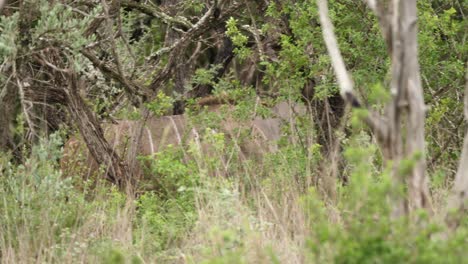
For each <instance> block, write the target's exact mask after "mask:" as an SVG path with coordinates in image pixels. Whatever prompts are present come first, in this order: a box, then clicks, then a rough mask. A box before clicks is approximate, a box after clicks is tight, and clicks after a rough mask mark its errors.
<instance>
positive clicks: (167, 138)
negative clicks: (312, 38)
mask: <svg viewBox="0 0 468 264" xmlns="http://www.w3.org/2000/svg"><path fill="white" fill-rule="evenodd" d="M218 110H219V107H217V106H216V105H213V107H210V111H214V112H217V111H218ZM272 111H273V113H274V114H275V117H273V118H268V119H261V118H254V119H253V120H250V121H247V122H243V123H239V122H235V121H233V120H225V121H223V122H222V123H221V124H220V125H219V127H220V130H221V131H216V132H222V133H224V134H225V137H226V138H227V139H229V140H232V141H233V142H235V143H236V144H238V145H237V146H238V149H239V152H240V153H239V154H240V157H241V158H242V159H261V157H262V156H263V155H264V153H267V152H272V151H275V150H276V140H278V139H279V138H280V136H281V124H282V122H283V121H288V120H289V119H290V118H291V116H292V114H294V112H296V113H297V112H303V110H302V109H299V108H297V107H294V108H291V107H290V106H289V105H288V104H286V103H280V104H278V105H277V106H275V107H274V108H273V109H272ZM137 122H141V121H131V120H120V121H118V122H117V124H106V125H104V126H103V128H104V131H105V137H106V139H107V140H108V141H109V143H110V144H111V145H112V146H113V147H114V149H115V151H116V152H117V153H118V154H119V155H120V156H121V157H122V158H127V151H128V149H129V144H130V143H131V142H133V141H132V139H133V138H134V137H135V136H136V135H137V134H138V132H139V131H136V130H137V129H138V127H139V126H138V125H137ZM240 128H242V129H247V130H248V131H249V135H250V137H249V138H248V139H246V140H243V141H239V132H238V131H239V129H240ZM204 133H205V130H204V129H201V128H199V127H193V126H191V124H190V123H189V120H188V118H187V117H186V116H185V115H173V116H163V117H159V118H154V117H153V118H149V119H148V120H147V121H146V124H145V126H144V128H143V133H142V138H141V143H140V146H139V149H138V151H137V152H138V155H143V156H147V155H151V154H153V153H157V152H160V151H162V150H164V149H165V148H167V147H168V146H169V145H173V146H181V145H187V144H188V143H189V142H192V143H195V144H200V149H201V152H202V155H207V156H213V155H216V154H214V153H213V150H212V148H211V147H210V145H209V144H207V143H205V142H203V140H202V137H203V134H204ZM79 154H82V155H84V157H82V158H80V159H77V158H76V157H77V156H78V155H79ZM83 167H84V168H85V171H84V173H83V171H81V172H78V173H79V174H81V175H83V176H85V177H89V176H90V175H91V174H92V173H94V172H95V171H97V169H98V165H97V163H96V162H95V161H94V159H93V158H92V157H91V155H90V154H89V152H88V151H86V148H85V145H84V143H83V141H82V140H79V139H77V138H72V139H70V140H69V142H67V143H66V145H65V149H64V155H63V159H62V169H63V171H64V173H65V174H70V173H77V172H76V170H77V169H78V168H83ZM86 168H87V169H86ZM137 173H138V174H140V173H141V172H137Z"/></svg>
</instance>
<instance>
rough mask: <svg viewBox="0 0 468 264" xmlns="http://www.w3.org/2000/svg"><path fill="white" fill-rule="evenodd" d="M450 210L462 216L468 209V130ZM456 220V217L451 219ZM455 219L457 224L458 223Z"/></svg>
mask: <svg viewBox="0 0 468 264" xmlns="http://www.w3.org/2000/svg"><path fill="white" fill-rule="evenodd" d="M464 103H465V111H464V112H465V120H466V121H468V71H467V72H466V74H465V102H464ZM448 207H449V210H455V211H459V212H461V214H462V216H463V215H465V214H466V213H467V211H468V131H467V132H466V134H465V140H464V143H463V149H462V152H461V157H460V163H459V165H458V170H457V174H456V175H455V181H454V183H453V188H452V193H451V195H450V197H449V201H448ZM451 220H456V219H451ZM456 222H458V221H455V223H453V224H455V225H458V223H456Z"/></svg>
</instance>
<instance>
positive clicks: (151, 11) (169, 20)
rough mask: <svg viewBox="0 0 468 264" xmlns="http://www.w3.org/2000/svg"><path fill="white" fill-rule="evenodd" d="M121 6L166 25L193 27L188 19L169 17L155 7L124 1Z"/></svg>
mask: <svg viewBox="0 0 468 264" xmlns="http://www.w3.org/2000/svg"><path fill="white" fill-rule="evenodd" d="M121 5H122V6H123V7H127V8H131V9H135V10H138V11H140V12H142V13H144V14H146V15H148V16H151V17H155V18H159V19H161V20H162V21H163V22H164V23H166V24H176V25H181V26H184V27H186V28H191V27H193V24H192V23H190V21H188V19H187V18H185V17H182V16H174V17H171V16H170V15H168V14H166V13H164V12H162V11H160V10H157V9H156V8H153V7H151V6H149V5H148V4H140V3H137V2H135V1H128V0H124V1H122V3H121Z"/></svg>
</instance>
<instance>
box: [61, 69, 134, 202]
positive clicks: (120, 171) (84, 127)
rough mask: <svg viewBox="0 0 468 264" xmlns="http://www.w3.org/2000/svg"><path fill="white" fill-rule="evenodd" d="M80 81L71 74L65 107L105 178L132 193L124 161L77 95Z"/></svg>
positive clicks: (66, 90) (131, 185) (130, 181)
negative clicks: (102, 169) (102, 168)
mask: <svg viewBox="0 0 468 264" xmlns="http://www.w3.org/2000/svg"><path fill="white" fill-rule="evenodd" d="M80 85H81V82H80V81H79V80H77V79H76V76H75V75H74V74H71V77H70V85H69V87H68V89H65V94H66V100H67V107H68V110H69V112H70V114H71V116H72V117H73V118H74V119H75V121H76V124H77V125H78V128H79V130H80V132H81V135H82V136H83V139H84V141H85V142H86V145H87V146H88V149H89V152H90V153H91V155H92V156H93V158H94V159H95V160H96V162H97V163H98V164H101V165H104V166H106V168H107V171H106V176H107V179H108V180H109V181H110V182H112V183H114V184H116V185H117V186H118V187H119V188H120V189H121V190H126V191H129V192H130V193H132V190H131V188H132V187H133V181H132V179H131V174H130V171H129V170H128V168H127V165H126V163H125V162H124V161H123V160H122V159H121V158H120V157H119V156H118V155H117V153H116V152H115V150H114V149H113V148H112V147H111V146H110V144H109V143H108V142H107V141H106V139H105V138H104V133H103V130H102V128H101V126H100V125H99V122H98V120H97V118H96V116H95V115H94V114H93V112H91V110H90V109H89V107H88V106H87V105H86V103H85V102H84V101H83V99H82V98H81V96H80V95H79V86H80Z"/></svg>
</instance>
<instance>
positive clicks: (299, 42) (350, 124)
mask: <svg viewBox="0 0 468 264" xmlns="http://www.w3.org/2000/svg"><path fill="white" fill-rule="evenodd" d="M9 2H11V1H9ZM25 2H26V3H33V2H34V1H25ZM88 2H89V1H88ZM88 2H86V1H84V2H83V1H60V2H57V3H54V4H51V3H49V2H48V1H39V2H37V3H36V4H37V6H38V8H37V10H36V9H35V10H32V11H34V12H32V13H34V14H35V15H37V17H34V18H32V17H31V19H29V18H28V19H27V20H28V21H29V20H30V21H29V22H31V25H30V28H29V32H30V34H29V35H27V36H24V35H20V33H19V31H18V28H19V26H20V25H19V24H20V23H21V21H20V16H19V11H17V10H20V9H19V8H17V7H16V6H15V7H14V8H13V9H11V10H13V11H11V12H13V13H12V14H10V15H8V16H6V15H5V16H1V18H0V33H1V34H0V61H1V63H0V64H1V65H0V71H1V78H0V81H1V87H2V88H1V89H0V100H3V99H4V98H7V95H6V93H7V89H6V88H5V87H10V85H14V84H16V83H18V82H24V83H25V86H24V88H25V92H26V93H24V91H22V92H23V93H22V94H19V95H18V98H16V99H15V100H13V104H12V107H11V108H12V109H14V111H13V116H14V117H15V118H12V119H13V120H14V122H13V123H12V124H8V125H7V126H3V124H0V126H1V127H0V130H2V129H4V127H5V128H6V129H8V131H10V130H14V136H13V138H14V139H15V140H16V139H18V138H20V139H21V140H16V141H17V142H20V143H22V142H23V141H22V140H26V139H28V138H34V139H35V140H31V142H32V143H34V144H32V145H33V146H34V147H32V148H31V149H30V150H31V151H30V152H28V151H29V148H26V147H24V145H21V144H20V145H19V146H16V147H17V148H20V149H24V151H23V154H24V159H23V160H21V161H20V162H18V163H15V160H14V159H13V154H12V153H10V152H9V153H3V152H2V153H0V173H1V175H0V212H1V214H0V262H1V263H33V262H41V263H461V262H463V259H468V255H467V252H466V250H465V245H466V244H468V241H467V237H468V218H467V217H466V216H462V217H461V218H460V219H461V220H460V224H459V226H458V228H457V229H456V230H453V229H452V228H453V227H452V226H451V225H450V223H446V222H445V221H444V220H442V218H443V217H444V216H445V211H446V204H445V201H446V196H447V193H448V189H449V188H450V187H451V185H452V178H453V175H454V171H455V170H456V166H457V165H458V160H459V155H460V154H459V153H460V148H461V144H462V139H463V136H464V133H465V128H466V127H465V126H464V125H463V122H464V120H463V114H462V113H463V110H462V109H463V105H462V94H463V85H464V74H465V68H466V61H467V56H466V54H468V51H467V47H468V45H466V28H467V21H468V20H466V19H465V17H464V16H465V14H464V11H463V10H462V8H461V5H463V3H462V1H439V0H431V1H418V10H419V21H418V27H419V35H418V41H419V45H418V46H419V62H420V66H421V76H422V81H423V84H424V99H425V102H426V104H427V106H428V108H427V118H426V135H427V136H426V142H427V153H426V156H427V157H421V155H420V153H416V154H415V155H414V156H413V157H410V158H409V159H406V160H403V161H401V163H400V167H399V168H398V169H399V172H400V173H401V175H405V174H406V173H407V172H408V171H410V170H411V168H412V167H413V166H414V164H415V162H416V161H417V160H419V159H421V158H426V159H427V160H428V165H429V169H428V173H429V174H430V176H431V183H430V184H431V192H432V196H433V198H434V212H432V214H428V213H426V212H416V213H415V214H413V215H409V216H405V217H400V218H396V217H394V216H393V215H392V205H393V204H392V201H394V200H398V199H399V198H400V197H401V196H402V195H404V194H405V192H406V189H405V188H404V186H402V185H399V184H398V183H396V182H395V181H394V180H392V179H391V175H390V173H391V166H392V164H391V163H390V164H384V163H383V158H382V153H380V152H379V150H378V148H377V146H376V144H375V137H374V135H371V134H370V133H369V131H368V130H366V129H365V128H364V127H365V126H364V125H363V123H362V120H363V119H364V118H365V117H366V116H367V115H369V112H368V111H366V110H362V109H360V110H355V111H353V113H352V114H351V116H349V115H348V113H346V112H345V110H344V109H343V108H344V107H343V105H339V104H338V103H336V101H334V99H335V98H339V95H338V87H337V85H336V79H335V77H334V74H333V71H332V68H331V66H330V59H329V56H328V55H327V52H326V48H325V45H324V43H323V38H322V32H321V28H320V25H319V23H318V14H317V12H318V11H317V8H316V1H313V0H294V1H292V0H285V1H226V3H224V5H226V6H228V5H230V4H231V2H243V5H242V6H240V7H239V9H238V10H236V12H235V13H231V14H230V15H229V16H228V17H230V18H229V19H227V20H225V21H221V22H218V21H217V20H216V19H217V18H219V17H218V15H219V14H217V15H216V17H214V18H213V20H209V21H210V25H209V26H208V27H205V28H203V29H204V30H202V31H203V32H202V33H200V34H198V35H194V36H195V37H193V38H192V39H190V40H189V41H188V42H187V43H188V44H186V45H185V46H183V47H182V48H181V49H177V48H174V46H173V45H175V44H177V43H178V42H177V41H179V40H181V36H184V34H186V33H187V32H190V34H192V33H193V31H196V30H192V31H191V28H190V26H191V25H195V24H196V23H197V22H198V21H199V18H200V17H201V16H202V15H203V14H204V12H205V11H206V10H207V8H208V4H207V2H210V4H211V1H201V0H191V1H174V3H175V4H173V5H172V4H167V5H163V4H161V3H160V2H161V1H152V3H153V4H146V2H145V1H117V2H119V3H121V4H122V7H121V9H120V10H119V12H118V14H119V15H115V16H114V17H112V18H107V17H105V14H104V7H103V6H102V3H104V2H106V3H109V4H110V3H111V2H114V1H103V2H102V3H101V2H99V1H98V2H96V1H91V2H92V3H91V2H89V3H88ZM130 2H131V3H130ZM133 2H135V3H133ZM137 2H138V3H137ZM143 2H145V5H143V7H147V8H149V9H146V10H144V12H143V11H142V7H141V6H140V7H138V8H135V7H132V6H131V4H141V3H143ZM162 2H165V3H172V2H171V1H162ZM218 2H219V1H218ZM228 2H229V3H228ZM328 2H329V4H330V16H331V19H332V20H333V23H334V25H335V33H336V35H337V38H338V42H339V45H340V50H341V52H342V54H343V57H344V60H345V63H346V65H347V66H348V67H349V71H350V72H351V74H352V77H353V80H355V87H356V89H357V91H358V93H359V97H360V98H362V99H363V100H362V101H363V102H367V103H368V106H369V107H371V108H372V109H373V110H375V111H382V110H383V109H382V108H383V106H384V105H385V103H386V102H387V101H388V100H389V99H390V97H391V94H390V93H389V89H388V87H389V76H390V69H389V65H390V58H388V56H387V50H386V49H387V48H386V47H385V43H384V41H383V38H382V37H381V32H380V29H379V26H378V22H377V20H376V18H375V17H374V15H372V13H371V12H370V11H369V9H368V8H367V7H366V5H365V4H364V1H352V0H330V1H328ZM129 3H130V5H129ZM224 5H223V6H220V7H219V8H220V9H221V11H220V10H216V12H218V11H219V12H221V14H223V13H222V12H224V11H225V9H226V8H225V6H224ZM257 10H260V12H257ZM465 13H466V12H465ZM165 15H166V16H171V17H169V18H168V17H165ZM99 19H103V20H102V21H101V25H100V27H99V28H98V29H97V31H96V33H95V34H90V35H89V36H88V37H84V35H86V34H85V32H87V30H88V29H89V26H90V25H91V24H93V22H94V21H96V20H98V21H99ZM169 20H170V21H169ZM23 22H24V21H23ZM205 29H206V30H205ZM193 34H195V33H193ZM26 37H31V43H30V45H29V46H27V47H26V48H25V51H21V46H22V43H21V41H22V38H26ZM258 39H259V40H260V42H262V45H260V46H259V45H258V43H257V41H258ZM229 41H230V42H229ZM224 43H228V44H229V45H230V44H232V45H233V48H232V49H231V50H229V49H227V51H226V50H224V51H223V49H222V48H221V46H223V45H224ZM229 45H227V46H228V47H229ZM83 50H87V51H89V53H90V54H91V55H93V56H95V57H96V59H97V61H98V63H93V62H92V61H91V60H90V59H89V58H86V57H85V56H84V55H83V54H82V51H83ZM174 50H175V51H176V52H178V53H177V54H175V53H173V51H174ZM51 51H54V52H55V51H58V52H57V53H48V52H51ZM221 51H223V52H224V53H223V52H221ZM18 52H22V53H18ZM222 53H223V54H222ZM51 54H52V55H54V56H52V55H51ZM57 54H59V55H60V54H62V55H63V54H66V56H63V57H60V56H58V55H57ZM225 54H228V55H229V56H227V57H226V56H225V57H223V56H224V55H225ZM55 55H57V57H56V56H55ZM48 56H49V57H48ZM230 56H232V57H230ZM38 58H39V59H38ZM48 59H49V60H48ZM20 60H24V61H27V62H28V63H26V64H23V65H16V64H17V63H20ZM41 62H42V64H41ZM55 62H57V63H58V64H59V65H60V63H64V64H66V65H67V66H69V65H68V64H71V63H73V67H71V68H73V69H74V70H76V74H77V76H79V78H80V80H84V82H85V84H86V85H85V87H84V88H83V90H80V91H79V94H80V96H81V97H82V98H83V99H84V101H85V102H86V104H87V105H88V106H89V110H90V112H93V113H92V114H96V115H97V116H98V117H99V118H100V119H107V118H110V117H115V116H117V117H119V118H126V119H128V118H131V119H140V118H141V114H140V109H139V108H138V106H135V105H133V102H130V101H131V100H130V99H129V98H130V97H131V96H133V95H131V94H129V93H130V92H129V87H128V86H130V88H133V89H136V90H137V91H138V92H143V91H140V90H139V89H145V91H144V92H147V91H150V93H148V94H152V95H154V96H153V97H149V98H145V100H146V101H144V100H143V99H142V100H143V101H142V102H143V103H142V105H143V106H144V107H146V108H147V109H148V110H150V111H151V113H152V114H153V115H155V116H163V115H167V114H168V113H171V111H172V107H173V105H174V104H175V103H176V102H177V101H178V100H180V99H183V98H184V97H192V96H194V94H196V93H197V92H199V90H202V89H201V88H207V87H208V88H207V89H208V90H209V91H210V93H211V96H213V97H216V98H218V99H221V100H225V101H226V102H236V104H235V105H230V104H226V105H223V106H220V107H219V108H218V110H217V112H212V111H209V110H208V107H205V108H203V107H200V106H199V105H197V104H196V103H195V102H196V101H197V100H196V98H190V99H188V100H187V101H189V102H190V101H191V102H192V104H191V105H190V107H187V108H186V109H185V111H186V116H187V117H188V118H189V122H190V125H191V126H193V127H201V128H202V129H200V130H199V133H200V135H198V136H199V137H197V138H194V139H191V140H188V143H187V144H186V145H185V146H180V147H179V146H170V147H168V148H167V149H165V150H164V151H161V152H159V153H156V154H154V155H150V156H144V157H139V160H140V161H141V163H142V164H144V167H145V173H146V174H145V177H144V178H143V179H142V180H141V182H140V185H139V186H138V188H137V194H136V196H135V197H133V196H127V195H126V194H124V193H122V192H119V191H118V190H117V189H116V188H115V187H112V186H111V185H110V184H109V183H107V182H103V181H100V180H84V179H83V178H81V176H80V175H64V174H63V173H62V171H65V170H63V169H64V168H63V167H62V168H61V166H63V164H59V160H60V159H61V156H62V153H61V146H62V145H63V142H62V141H63V140H62V138H61V136H62V135H61V136H59V134H58V133H55V134H54V133H52V134H50V132H51V131H53V130H55V128H54V127H53V126H52V125H49V123H50V121H54V120H55V119H61V118H62V119H63V120H62V119H61V120H60V121H61V122H62V123H61V124H63V123H67V124H70V123H73V122H74V121H73V120H71V118H69V117H68V116H67V114H63V116H58V117H54V118H49V117H50V116H52V114H51V112H53V110H63V109H66V105H65V104H64V102H63V101H65V100H63V98H62V97H57V98H55V97H54V98H53V100H50V101H43V100H46V99H45V95H43V94H50V93H54V91H57V89H63V87H62V86H66V85H67V84H68V83H67V82H63V83H60V82H58V84H57V82H56V79H54V77H57V76H58V77H63V76H64V75H65V72H63V71H60V69H54V70H50V68H47V63H49V64H50V63H55ZM170 62H174V65H175V66H174V67H172V68H170V69H168V70H167V73H166V71H164V70H165V69H166V67H167V66H168V65H169V63H170ZM44 64H46V65H44ZM99 67H107V68H105V69H104V70H103V69H101V68H99ZM25 73H27V74H25ZM161 73H166V74H167V76H168V77H167V76H166V79H165V80H164V81H163V82H162V84H161V85H160V86H159V87H152V88H151V89H149V88H148V87H149V86H151V84H152V82H153V81H154V80H155V78H156V77H159V76H160V74H161ZM21 74H25V75H24V76H21ZM116 75H117V76H118V78H116V77H115V76H116ZM26 84H28V85H29V86H28V85H26ZM129 84H134V85H129ZM26 86H28V87H26ZM144 86H146V87H144ZM142 87H143V88H142ZM176 87H178V88H180V87H182V88H183V89H182V91H177V92H176V91H175V90H176ZM307 87H312V88H313V93H312V96H311V98H306V96H305V94H304V89H305V88H307ZM36 94H39V95H40V98H39V99H38V98H35V97H32V95H36ZM28 96H29V97H28ZM266 97H268V98H266ZM269 97H272V98H269ZM281 101H288V102H300V104H301V105H302V103H304V104H305V105H306V106H307V107H308V108H309V110H311V111H309V112H308V113H307V114H305V115H302V114H298V113H295V114H294V115H293V116H292V117H291V118H290V119H288V120H284V126H283V128H282V135H283V136H282V138H281V139H280V140H279V141H278V142H275V143H277V144H275V147H277V149H276V151H272V152H271V153H265V155H264V156H263V157H262V158H261V159H252V160H250V159H246V158H245V157H242V154H241V152H240V150H239V149H240V147H239V146H240V143H242V142H243V141H244V140H248V139H251V137H252V135H251V131H252V130H251V127H248V126H243V127H241V128H240V129H237V130H236V137H233V136H231V135H228V134H224V133H222V132H220V131H221V130H220V129H219V128H220V127H221V125H222V124H223V122H226V121H230V122H237V123H240V124H243V123H242V122H248V121H249V120H252V119H253V118H258V117H264V118H270V117H272V116H273V115H272V113H271V111H270V109H269V106H270V105H273V104H274V103H276V102H281ZM3 102H4V101H0V107H3V106H4V105H6V104H3ZM189 102H187V104H188V105H189V104H190V103H189ZM265 102H266V103H265ZM325 106H327V107H328V108H327V107H325ZM2 109H3V108H2ZM44 109H46V110H44ZM0 110H1V109H0ZM340 111H341V112H340ZM57 112H58V113H61V114H62V113H63V112H60V111H57ZM338 112H339V113H338ZM28 113H29V114H30V115H29V116H32V117H34V118H35V119H37V120H39V123H38V124H32V125H30V124H29V122H32V123H34V122H35V121H37V120H33V121H31V120H28V118H29V116H27V115H26V114H28ZM1 114H3V113H1ZM330 116H331V117H334V116H336V117H337V118H336V120H338V121H336V122H335V123H333V122H331V121H330V120H328V119H330V118H329V117H330ZM341 117H342V118H341ZM42 119H44V120H42ZM0 120H1V119H0ZM323 120H326V121H325V122H322V121H323ZM42 128H44V129H42ZM36 129H37V131H38V133H37V134H35V133H33V132H36ZM404 129H406V128H404ZM2 131H3V130H2ZM48 133H49V134H50V136H45V135H47V134H48ZM1 135H3V134H1ZM324 135H325V136H324ZM41 138H42V139H41ZM64 138H65V137H64ZM323 138H326V139H327V140H323ZM205 144H207V145H210V148H206V146H205ZM83 149H84V147H83ZM20 152H21V151H20ZM81 154H82V153H78V154H77V156H80V155H81ZM86 169H87V168H83V170H86Z"/></svg>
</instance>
